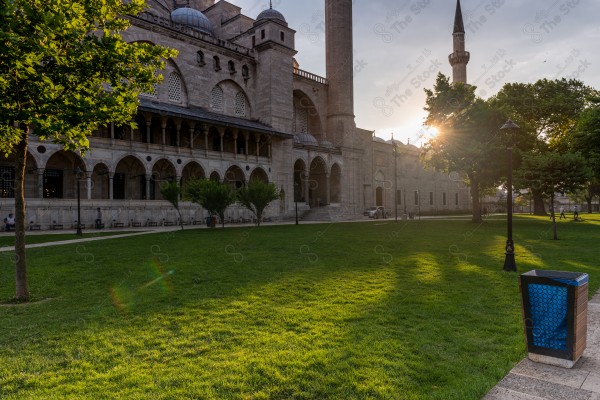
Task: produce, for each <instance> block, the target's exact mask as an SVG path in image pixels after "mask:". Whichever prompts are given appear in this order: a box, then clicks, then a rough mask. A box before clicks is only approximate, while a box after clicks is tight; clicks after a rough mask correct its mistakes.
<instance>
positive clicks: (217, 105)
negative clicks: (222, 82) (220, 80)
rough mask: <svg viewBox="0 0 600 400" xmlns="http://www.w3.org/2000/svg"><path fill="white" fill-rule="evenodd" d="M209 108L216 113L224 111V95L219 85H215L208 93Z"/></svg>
mask: <svg viewBox="0 0 600 400" xmlns="http://www.w3.org/2000/svg"><path fill="white" fill-rule="evenodd" d="M210 108H211V109H212V110H214V111H218V112H223V110H224V109H225V95H224V94H223V88H222V87H221V86H219V85H215V86H214V87H213V88H212V90H211V91H210Z"/></svg>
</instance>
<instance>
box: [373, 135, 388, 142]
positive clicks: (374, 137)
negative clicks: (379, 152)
mask: <svg viewBox="0 0 600 400" xmlns="http://www.w3.org/2000/svg"><path fill="white" fill-rule="evenodd" d="M373 141H374V142H379V143H387V142H386V141H385V139H382V138H380V137H377V136H373Z"/></svg>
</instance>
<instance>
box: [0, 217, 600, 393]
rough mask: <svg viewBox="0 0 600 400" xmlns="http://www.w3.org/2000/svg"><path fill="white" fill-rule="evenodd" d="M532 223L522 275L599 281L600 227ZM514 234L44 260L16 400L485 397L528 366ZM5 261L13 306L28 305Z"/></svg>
mask: <svg viewBox="0 0 600 400" xmlns="http://www.w3.org/2000/svg"><path fill="white" fill-rule="evenodd" d="M584 218H588V220H587V221H585V222H581V223H576V222H572V221H568V222H564V221H560V224H559V237H560V238H561V240H560V241H552V240H550V239H549V238H550V233H551V231H550V224H549V222H548V221H547V219H538V218H534V217H519V218H517V220H516V222H515V242H516V244H517V258H516V260H517V265H518V267H519V270H520V271H521V272H525V271H528V270H530V269H534V268H537V269H560V270H572V271H581V272H587V273H589V274H590V278H591V279H590V280H591V283H590V285H591V287H590V291H591V292H594V291H595V290H597V289H598V286H599V282H600V268H599V267H598V266H597V251H596V250H595V249H597V240H598V239H597V237H598V232H600V219H598V218H597V217H595V216H594V217H593V218H592V219H589V217H588V216H587V215H584ZM504 241H505V223H504V222H503V221H497V220H490V221H488V222H485V223H483V224H480V225H477V224H473V223H470V222H466V221H427V220H423V221H408V222H400V223H394V222H393V221H376V222H372V223H353V224H329V225H300V226H298V227H296V226H271V227H261V228H237V229H225V230H220V229H216V230H187V231H183V232H171V233H163V234H156V235H145V236H140V237H133V238H126V239H115V240H107V241H102V242H93V243H85V244H79V245H75V244H73V245H65V246H61V247H56V248H52V247H50V248H42V249H31V250H29V251H28V260H29V276H30V282H31V291H32V293H33V294H34V296H35V298H36V299H46V301H43V302H39V303H34V304H28V305H11V306H4V307H0V321H2V322H1V323H0V343H2V346H1V347H0V398H2V399H19V400H22V399H150V398H151V399H344V400H346V399H460V400H469V399H473V400H474V399H480V398H481V397H482V396H483V395H484V394H485V393H486V392H487V391H488V390H489V389H490V388H491V387H493V386H494V385H495V384H496V383H497V382H498V381H499V380H500V379H501V378H502V377H503V376H504V375H505V374H506V373H507V372H508V371H509V370H510V368H511V367H512V366H513V365H514V364H515V363H517V362H518V361H519V360H520V359H521V358H522V357H523V356H524V354H525V349H524V340H523V332H522V322H521V312H520V303H519V302H520V300H519V299H520V297H519V291H518V279H517V274H512V273H504V272H502V264H503V260H504V254H503V249H504ZM8 261H10V258H9V255H7V254H5V255H3V254H2V253H0V265H1V266H2V267H0V298H3V299H8V298H10V297H11V296H12V294H13V290H14V289H13V287H12V285H13V281H14V275H13V274H14V273H13V271H12V266H11V264H10V262H8Z"/></svg>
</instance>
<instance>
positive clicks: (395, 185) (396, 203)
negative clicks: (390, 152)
mask: <svg viewBox="0 0 600 400" xmlns="http://www.w3.org/2000/svg"><path fill="white" fill-rule="evenodd" d="M392 144H393V145H394V215H395V218H396V222H398V153H397V152H396V142H395V141H394V134H393V133H392Z"/></svg>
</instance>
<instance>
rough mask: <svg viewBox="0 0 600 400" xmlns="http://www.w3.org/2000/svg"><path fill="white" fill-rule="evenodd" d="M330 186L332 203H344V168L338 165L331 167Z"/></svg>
mask: <svg viewBox="0 0 600 400" xmlns="http://www.w3.org/2000/svg"><path fill="white" fill-rule="evenodd" d="M329 185H330V191H331V192H330V201H331V203H341V202H342V168H341V167H340V165H339V164H338V163H335V164H333V166H332V167H331V174H329Z"/></svg>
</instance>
